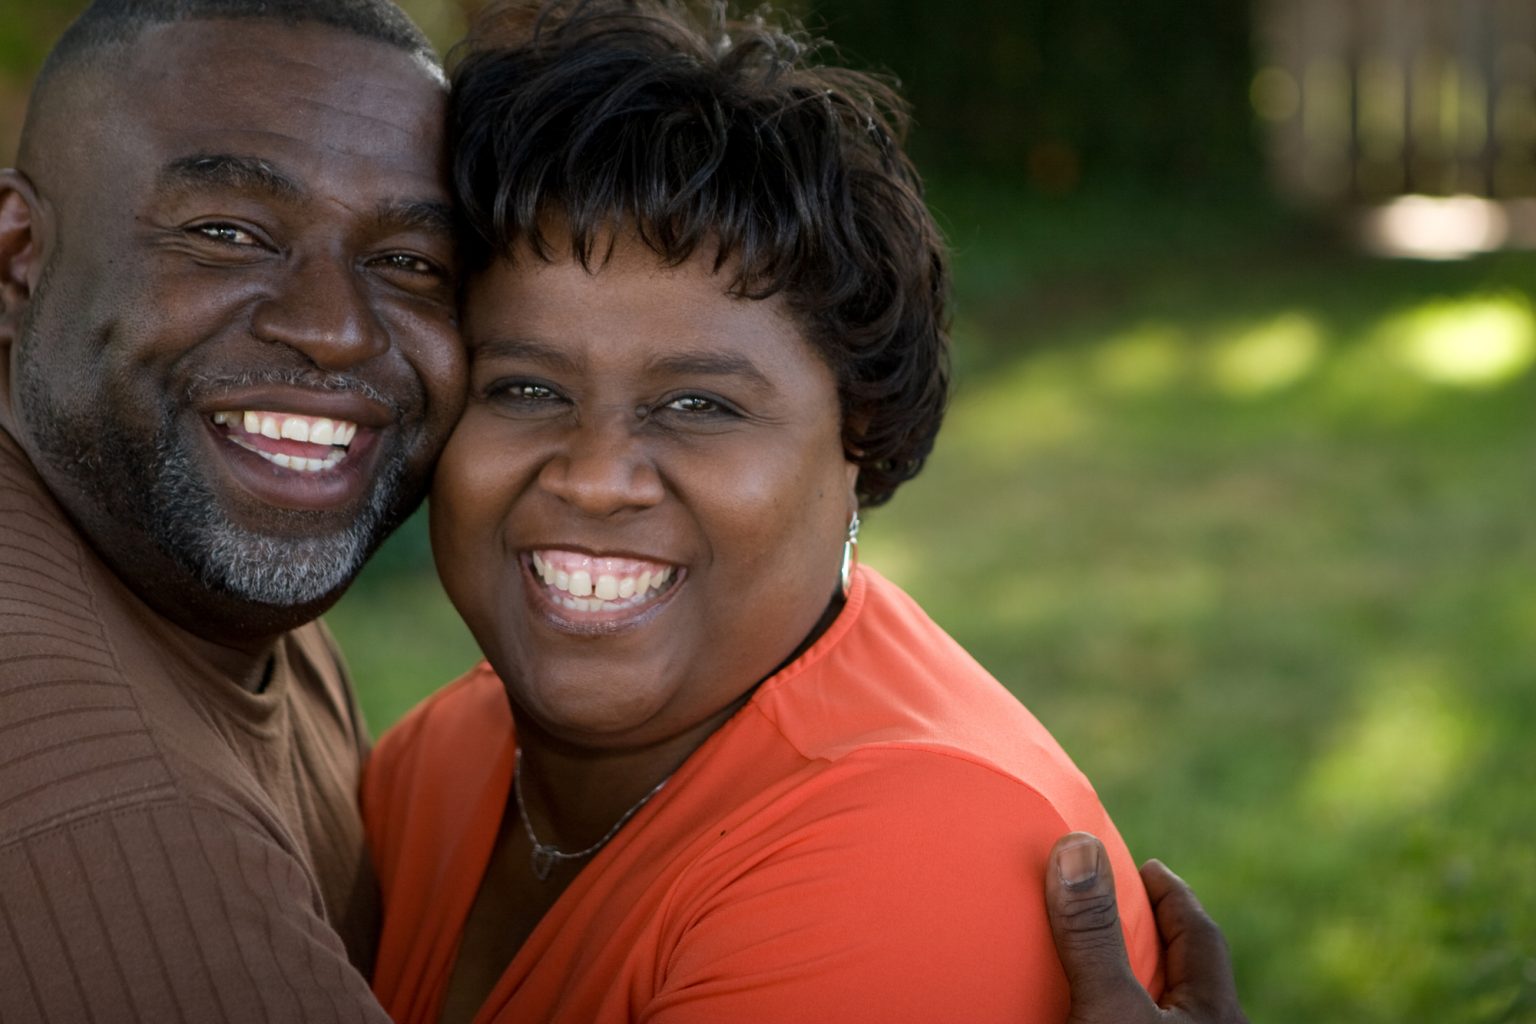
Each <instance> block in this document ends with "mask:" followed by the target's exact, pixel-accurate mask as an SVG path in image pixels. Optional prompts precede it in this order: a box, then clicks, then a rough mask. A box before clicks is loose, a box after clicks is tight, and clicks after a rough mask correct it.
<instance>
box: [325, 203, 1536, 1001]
mask: <svg viewBox="0 0 1536 1024" xmlns="http://www.w3.org/2000/svg"><path fill="white" fill-rule="evenodd" d="M936 201H938V202H941V203H942V202H943V201H944V197H943V196H940V197H939V198H938V200H936ZM952 202H953V204H954V206H955V207H963V206H965V201H964V197H960V198H957V199H954V200H952ZM941 208H942V206H941ZM980 208H984V209H986V210H990V211H991V215H990V216H982V215H981V214H978V213H977V212H976V210H977V209H980ZM1117 209H1118V211H1119V212H1118V214H1117V212H1116V211H1117ZM959 215H960V214H956V215H955V216H959ZM964 216H966V217H970V218H973V219H971V220H968V221H966V223H972V224H984V225H986V226H987V230H986V231H984V230H982V229H981V228H976V229H973V230H972V231H971V232H970V234H968V235H966V237H965V239H964V244H963V245H962V246H961V251H960V255H959V257H958V258H957V262H956V269H957V275H958V277H959V288H958V293H959V297H960V300H961V308H960V316H959V319H958V334H959V343H960V345H961V346H962V354H961V356H960V359H959V365H960V369H961V374H960V379H959V389H958V394H957V398H956V401H955V405H954V409H953V412H952V414H951V419H950V421H949V423H948V425H947V427H946V431H945V434H944V436H943V438H942V439H941V442H940V447H939V450H938V452H937V453H936V454H935V456H934V459H933V462H932V464H931V465H930V467H929V468H928V470H927V471H926V472H925V473H924V475H923V476H922V477H920V478H919V479H918V480H916V481H915V482H913V483H912V484H910V485H909V486H908V488H907V489H906V490H905V491H904V492H903V493H902V494H901V495H900V496H898V498H897V499H896V501H895V503H894V504H893V505H892V506H891V507H890V508H889V509H886V510H880V511H877V512H875V513H874V514H872V515H871V516H870V517H869V521H868V526H867V529H866V531H865V539H866V543H865V544H864V547H863V552H862V555H863V557H864V559H865V560H866V561H868V562H869V563H871V564H873V565H876V566H878V567H880V568H882V569H883V570H884V571H886V572H887V574H888V575H891V576H893V577H894V578H896V579H897V580H898V581H899V582H901V583H902V584H903V585H904V586H906V587H907V588H908V589H909V590H910V591H911V592H912V593H913V594H914V595H915V596H916V597H917V598H918V599H919V600H920V601H921V602H922V603H923V605H924V606H925V607H926V608H928V610H929V611H930V612H931V613H932V614H933V615H934V617H935V618H937V619H938V620H939V621H940V622H941V623H943V624H944V625H945V626H946V627H947V628H948V629H949V630H950V631H951V632H952V633H954V635H955V636H956V637H957V638H958V639H959V640H960V641H961V642H962V643H964V644H965V645H966V646H967V647H968V648H969V649H970V650H971V651H972V652H974V653H975V654H976V655H977V657H978V658H980V660H981V661H982V662H983V663H984V664H986V665H987V666H988V667H989V668H991V670H992V671H993V672H994V673H995V674H996V675H997V676H998V677H999V678H1001V679H1002V680H1003V681H1004V682H1005V683H1006V684H1008V685H1009V686H1010V687H1011V688H1012V689H1013V690H1014V691H1015V692H1016V693H1018V694H1019V696H1020V697H1021V698H1022V699H1023V700H1024V701H1025V702H1026V703H1027V704H1028V705H1029V706H1030V707H1031V708H1032V709H1033V710H1034V711H1035V713H1036V714H1037V715H1038V716H1039V717H1040V718H1041V719H1042V720H1043V721H1044V722H1045V723H1046V725H1047V726H1049V727H1050V728H1051V730H1052V731H1053V732H1054V733H1055V734H1056V736H1057V737H1058V738H1059V739H1060V740H1061V741H1062V743H1063V745H1064V746H1065V747H1066V748H1067V749H1068V751H1069V752H1071V753H1072V755H1073V756H1074V757H1075V758H1076V759H1077V761H1078V763H1079V764H1080V765H1081V766H1082V767H1083V769H1084V770H1085V771H1086V772H1087V773H1088V775H1089V776H1090V778H1092V779H1093V780H1094V782H1095V784H1096V786H1097V787H1098V790H1099V792H1100V794H1101V796H1102V797H1103V799H1104V801H1105V803H1106V805H1107V806H1108V807H1109V809H1110V811H1111V813H1112V814H1113V815H1114V816H1115V818H1116V820H1117V822H1118V823H1119V825H1120V828H1121V831H1122V833H1123V834H1124V836H1125V838H1126V840H1127V842H1128V843H1129V844H1130V845H1131V847H1132V850H1133V852H1134V853H1136V854H1137V855H1138V856H1141V857H1145V856H1152V855H1156V856H1159V857H1162V858H1163V859H1164V860H1166V861H1168V862H1169V863H1170V864H1171V865H1172V866H1174V867H1175V869H1176V870H1179V871H1180V872H1181V873H1183V874H1184V875H1185V877H1187V878H1189V879H1190V880H1191V881H1192V882H1194V884H1195V885H1196V887H1197V889H1198V891H1199V892H1200V894H1201V895H1202V897H1203V898H1204V899H1205V901H1206V903H1207V905H1208V906H1209V907H1210V908H1211V910H1212V911H1213V913H1215V914H1216V916H1217V917H1218V918H1219V920H1220V921H1221V922H1222V923H1223V924H1224V926H1225V927H1226V929H1227V933H1228V936H1229V938H1230V940H1231V943H1232V946H1233V949H1234V953H1235V957H1236V961H1237V968H1238V972H1239V980H1240V985H1241V988H1242V992H1243V996H1244V1002H1245V1005H1246V1006H1247V1008H1248V1010H1249V1013H1250V1015H1251V1016H1252V1018H1253V1019H1254V1020H1255V1022H1256V1024H1259V1022H1275V1024H1283V1022H1299V1021H1308V1022H1311V1021H1339V1022H1349V1024H1373V1022H1381V1024H1388V1022H1390V1024H1403V1022H1420V1021H1422V1022H1433V1024H1457V1022H1496V1021H1508V1022H1515V1021H1533V1020H1536V796H1533V794H1536V744H1533V742H1532V740H1531V738H1530V733H1531V732H1532V729H1533V726H1536V524H1533V522H1532V519H1533V514H1536V376H1533V374H1532V372H1531V366H1532V360H1533V358H1536V317H1533V313H1532V307H1531V304H1530V301H1529V300H1528V298H1527V297H1526V291H1525V289H1526V288H1528V286H1529V283H1530V281H1532V280H1533V279H1536V274H1533V272H1536V258H1532V257H1526V256H1503V257H1497V258H1489V259H1483V260H1478V261H1471V262H1467V263H1460V264H1444V265H1429V264H1412V263H1385V262H1376V261H1370V260H1367V259H1364V258H1361V257H1356V256H1352V255H1348V254H1343V253H1340V252H1337V251H1333V250H1330V249H1329V248H1327V247H1325V246H1320V245H1318V244H1316V243H1315V242H1313V241H1309V240H1307V238H1306V237H1305V236H1299V235H1296V234H1294V233H1292V232H1291V231H1290V230H1289V229H1286V228H1284V227H1283V226H1281V225H1280V222H1279V221H1278V220H1274V219H1272V218H1270V216H1269V215H1268V214H1263V213H1260V214H1257V215H1254V216H1253V217H1252V219H1251V220H1249V221H1248V222H1247V223H1248V229H1247V230H1246V236H1245V234H1244V232H1234V231H1231V230H1224V229H1222V228H1221V227H1220V226H1219V225H1221V224H1224V223H1227V221H1226V220H1224V219H1223V218H1222V216H1221V213H1220V211H1219V210H1218V211H1215V212H1208V213H1206V214H1204V215H1198V214H1192V215H1191V216H1194V217H1195V219H1196V223H1194V224H1193V225H1192V226H1191V224H1189V223H1184V222H1181V221H1179V219H1178V217H1177V216H1175V215H1173V214H1170V213H1169V212H1168V211H1166V210H1154V211H1151V212H1149V213H1148V214H1147V215H1146V216H1145V217H1141V218H1138V217H1137V211H1136V210H1135V209H1134V206H1133V205H1132V204H1122V205H1121V206H1120V207H1115V206H1110V207H1108V208H1100V209H1097V210H1092V211H1087V212H1085V213H1084V216H1083V218H1080V219H1079V218H1074V217H1073V216H1072V212H1071V211H1070V210H1067V211H1061V210H1054V211H1053V210H1044V211H1042V210H1036V209H1034V208H1032V207H1029V206H1028V205H1027V204H1023V205H1020V206H1017V207H1014V206H1009V205H1008V204H1007V203H1006V202H1003V203H981V202H973V203H972V207H971V209H969V210H967V211H966V212H965V213H964ZM1201 216H1204V218H1205V222H1206V223H1207V224H1209V225H1215V226H1212V227H1210V229H1209V230H1203V229H1201V228H1200V224H1199V223H1198V221H1199V220H1200V218H1201ZM952 222H953V218H952ZM1078 222H1082V223H1089V224H1096V225H1097V226H1096V227H1093V228H1092V230H1090V231H1087V232H1086V233H1085V238H1083V239H1078V240H1076V241H1074V242H1073V244H1072V245H1070V246H1064V249H1065V251H1066V252H1067V253H1068V258H1065V259H1063V260H1061V261H1057V260H1054V259H1053V258H1052V253H1053V248H1052V247H1053V245H1054V244H1055V243H1054V241H1053V240H1054V239H1059V238H1061V237H1062V234H1063V233H1064V232H1069V231H1070V230H1071V226H1072V225H1073V224H1074V223H1078ZM1180 223H1182V224H1183V226H1182V227H1180V228H1177V229H1175V228H1173V227H1171V225H1174V224H1180ZM1042 225H1043V226H1042ZM1031 227H1039V230H1038V231H1033V233H1032V232H1031V231H1030V230H1025V229H1026V228H1031ZM988 231H990V232H991V234H990V235H989V234H988ZM1115 231H1129V232H1130V237H1129V238H1128V239H1126V240H1125V241H1124V242H1123V244H1122V243H1121V241H1120V240H1118V239H1117V238H1116V237H1115V236H1114V234H1113V233H1114V232H1115ZM1181 232H1182V233H1181ZM1106 233H1108V239H1109V240H1107V241H1106ZM957 234H963V232H957ZM1012 234H1017V235H1018V236H1019V237H1020V238H1022V239H1023V240H1022V241H1019V240H1010V239H1011V235H1012ZM1159 237H1164V238H1165V239H1166V240H1168V241H1169V244H1168V246H1167V249H1166V250H1159V249H1158V246H1157V244H1156V243H1157V241H1158V238H1159ZM1175 242H1176V243H1177V244H1174V243H1175ZM1127 252H1128V253H1129V254H1130V255H1129V256H1127V255H1124V253H1127ZM423 545H424V542H423V540H422V535H421V532H420V529H419V525H413V527H411V528H410V529H408V530H407V531H406V533H405V534H404V535H403V536H402V537H401V538H399V539H397V540H396V541H394V542H392V549H391V550H390V551H389V552H388V553H387V554H386V556H385V557H384V558H382V559H380V560H379V563H378V564H377V565H375V566H374V567H372V568H370V570H369V575H368V576H367V577H366V578H365V579H364V580H363V581H362V582H361V583H360V584H359V586H358V587H357V588H356V591H355V592H354V593H353V594H351V595H349V596H348V598H347V599H346V601H345V602H344V603H343V605H342V607H341V608H340V609H338V611H337V613H336V614H335V615H333V616H332V623H333V625H334V626H335V627H336V629H337V631H338V633H339V634H341V636H342V638H343V643H344V645H346V646H347V648H348V650H349V651H351V652H352V656H353V661H354V667H355V669H356V671H357V675H358V678H359V681H360V684H361V686H362V688H363V693H364V696H365V702H366V703H367V706H368V710H369V713H370V716H371V718H372V720H373V721H374V723H375V725H378V726H382V725H385V724H387V723H388V722H389V721H391V720H393V719H394V718H395V717H396V716H397V715H398V714H399V713H400V711H401V710H402V709H403V708H404V707H406V706H407V705H408V704H409V703H410V702H411V701H413V700H415V699H417V698H418V697H419V696H420V695H421V694H424V693H425V692H427V691H428V690H429V689H430V688H431V687H432V686H433V685H435V684H437V683H439V682H441V681H444V680H446V679H448V678H450V677H452V676H453V675H455V674H456V673H457V672H458V671H461V670H462V669H463V667H465V665H467V664H468V663H469V661H470V659H471V658H472V657H473V654H472V645H471V644H469V643H468V641H467V638H466V637H465V636H464V634H463V632H462V629H461V627H458V626H457V625H456V623H455V622H454V621H453V617H452V613H451V610H448V609H446V606H445V605H444V604H443V602H442V601H441V598H440V597H439V596H438V595H437V594H436V591H435V589H434V588H435V584H432V583H431V582H430V581H429V579H427V578H426V577H425V576H424V575H423V570H422V563H421V559H422V557H423V551H424V546H423Z"/></svg>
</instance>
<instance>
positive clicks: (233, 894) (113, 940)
mask: <svg viewBox="0 0 1536 1024" xmlns="http://www.w3.org/2000/svg"><path fill="white" fill-rule="evenodd" d="M0 978H3V979H5V981H4V983H3V984H0V1020H6V1021H11V1020H17V1021H22V1020H38V1021H44V1020H47V1021H74V1020H80V1021H85V1020H89V1021H95V1022H97V1024H108V1022H117V1021H122V1022H128V1021H156V1022H167V1024H175V1022H183V1021H184V1022H188V1024H194V1022H195V1024H205V1022H208V1021H229V1022H269V1021H284V1022H290V1021H305V1022H306V1024H315V1022H319V1024H325V1022H332V1021H335V1022H385V1021H387V1018H386V1017H385V1015H384V1012H383V1010H382V1009H380V1008H379V1006H378V1004H377V1003H376V1002H375V1001H374V999H373V997H372V996H371V995H370V993H369V991H368V986H367V983H366V982H365V981H364V979H363V977H362V976H361V975H360V974H359V973H358V972H357V971H356V970H355V969H354V968H353V967H352V966H351V965H350V964H349V963H348V962H347V955H346V951H345V949H344V948H343V947H342V943H341V940H340V939H339V938H338V937H337V935H336V933H335V932H334V931H332V929H331V928H330V926H329V925H328V924H327V923H326V922H325V920H324V917H323V911H322V910H321V909H320V904H319V900H318V897H317V895H316V893H315V891H314V888H313V885H312V884H311V882H310V881H309V875H308V872H306V871H305V869H304V867H303V865H302V864H301V863H300V862H299V861H298V860H297V859H296V858H295V857H294V856H293V855H292V854H291V853H290V852H288V851H286V850H285V849H283V848H282V847H281V846H280V845H279V844H278V843H276V842H275V841H273V839H272V838H271V837H270V836H267V835H265V834H264V833H263V832H262V831H261V830H260V829H258V828H256V827H254V826H252V825H250V824H249V823H246V822H244V821H242V820H241V819H240V818H239V817H238V816H235V815H231V814H226V813H223V812H221V811H219V810H218V809H215V808H211V807H205V806H199V805H188V804H186V803H183V802H176V801H169V802H164V803H159V804H152V805H147V806H146V805H136V806H130V807H127V808H124V809H121V810H117V811H104V812H99V813H96V814H93V815H91V816H89V817H87V818H84V819H81V820H78V821H75V822H72V823H68V824H64V825H57V826H54V827H52V828H49V829H47V830H46V831H43V832H41V833H38V834H35V835H31V836H28V837H24V838H20V839H15V840H12V841H10V842H8V843H7V844H6V845H4V846H3V847H0Z"/></svg>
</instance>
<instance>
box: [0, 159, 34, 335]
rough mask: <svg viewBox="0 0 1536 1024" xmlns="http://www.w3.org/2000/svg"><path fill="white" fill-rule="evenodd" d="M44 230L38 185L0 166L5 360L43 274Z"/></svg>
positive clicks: (0, 323)
mask: <svg viewBox="0 0 1536 1024" xmlns="http://www.w3.org/2000/svg"><path fill="white" fill-rule="evenodd" d="M44 234H45V232H44V212H43V204H42V200H41V199H40V198H39V197H38V194H37V189H35V188H33V187H32V182H30V181H28V180H27V176H26V175H25V174H22V173H21V172H20V171H17V170H12V169H9V168H8V169H5V170H0V358H3V359H4V360H5V361H9V359H10V354H11V349H12V347H13V346H14V345H15V344H16V339H17V336H18V335H19V334H20V333H21V320H22V317H23V316H24V315H25V313H26V310H27V306H28V304H29V303H30V302H31V301H32V295H33V293H34V292H35V291H36V290H37V283H38V281H39V280H40V279H41V278H42V276H43V259H44V253H43V249H44V247H45V243H44Z"/></svg>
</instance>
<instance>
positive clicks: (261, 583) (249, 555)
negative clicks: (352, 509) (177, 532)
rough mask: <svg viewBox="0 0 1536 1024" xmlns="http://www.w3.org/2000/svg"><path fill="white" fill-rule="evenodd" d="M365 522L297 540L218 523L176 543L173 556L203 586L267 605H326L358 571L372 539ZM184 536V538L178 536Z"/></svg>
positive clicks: (281, 606)
mask: <svg viewBox="0 0 1536 1024" xmlns="http://www.w3.org/2000/svg"><path fill="white" fill-rule="evenodd" d="M369 533H371V531H369V530H368V529H367V524H356V525H355V526H354V527H353V528H352V529H350V530H347V531H344V532H343V533H341V534H339V535H332V536H326V537H305V538H303V539H301V540H296V539H291V538H281V537H272V536H267V535H262V534H255V533H251V532H249V531H245V530H240V529H237V528H235V527H231V526H228V525H224V526H221V527H218V528H215V529H212V530H205V531H203V534H204V535H203V536H201V537H199V538H197V539H196V540H194V541H192V544H191V547H190V548H188V547H185V546H184V547H182V549H181V550H180V551H179V552H177V553H176V555H175V557H176V559H177V561H179V562H181V563H182V564H183V566H184V567H185V568H186V569H188V570H190V571H191V572H192V573H193V574H194V575H195V576H197V578H198V579H200V580H201V581H202V582H203V584H204V585H205V586H207V587H208V589H209V590H212V591H215V592H217V593H220V594H224V595H226V596H228V597H230V598H234V599H235V600H238V601H241V602H244V603H248V604H254V605H261V606H264V607H267V608H272V609H282V608H308V607H311V606H314V605H317V604H328V603H329V602H330V601H331V600H334V598H335V597H336V596H337V595H339V594H340V593H341V592H342V591H343V590H345V589H346V587H347V585H348V584H350V583H351V582H352V580H353V579H355V578H356V576H357V574H358V573H359V572H360V571H362V567H363V563H364V561H366V559H367V557H368V555H369V554H370V553H371V551H372V548H373V544H372V543H371V540H372V538H371V537H370V536H369ZM183 540H184V541H185V538H184V539H183Z"/></svg>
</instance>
